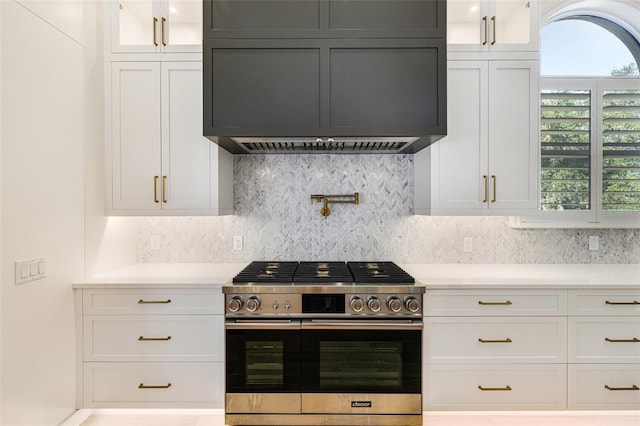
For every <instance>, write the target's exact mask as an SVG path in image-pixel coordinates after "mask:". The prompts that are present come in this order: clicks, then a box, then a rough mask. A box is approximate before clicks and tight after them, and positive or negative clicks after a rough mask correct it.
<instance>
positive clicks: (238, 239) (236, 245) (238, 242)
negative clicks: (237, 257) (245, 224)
mask: <svg viewBox="0 0 640 426" xmlns="http://www.w3.org/2000/svg"><path fill="white" fill-rule="evenodd" d="M233 249H234V250H235V251H242V236H241V235H235V236H234V237H233Z"/></svg>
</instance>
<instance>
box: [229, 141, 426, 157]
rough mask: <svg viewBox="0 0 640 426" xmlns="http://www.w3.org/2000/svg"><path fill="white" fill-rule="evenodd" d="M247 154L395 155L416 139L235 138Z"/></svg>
mask: <svg viewBox="0 0 640 426" xmlns="http://www.w3.org/2000/svg"><path fill="white" fill-rule="evenodd" d="M232 139H233V141H234V142H236V143H237V144H239V145H240V146H241V147H242V148H243V149H244V150H245V151H246V152H247V154H280V153H282V154H318V153H322V152H326V153H332V154H377V153H380V154H382V153H384V154H394V153H399V152H400V151H402V150H403V149H404V148H405V147H407V145H410V144H412V143H413V142H415V141H417V140H418V139H419V138H417V137H388V138H365V137H361V138H360V137H358V138H326V139H325V138H322V139H321V138H254V137H246V138H243V137H235V138H232Z"/></svg>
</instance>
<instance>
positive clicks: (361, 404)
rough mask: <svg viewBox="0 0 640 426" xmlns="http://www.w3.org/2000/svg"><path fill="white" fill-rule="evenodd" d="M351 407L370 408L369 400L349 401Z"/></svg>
mask: <svg viewBox="0 0 640 426" xmlns="http://www.w3.org/2000/svg"><path fill="white" fill-rule="evenodd" d="M351 407H352V408H370V407H371V401H351Z"/></svg>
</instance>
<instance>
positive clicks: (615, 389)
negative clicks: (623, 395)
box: [604, 385, 640, 391]
mask: <svg viewBox="0 0 640 426" xmlns="http://www.w3.org/2000/svg"><path fill="white" fill-rule="evenodd" d="M604 388H605V389H607V390H610V391H637V390H640V388H639V387H638V386H636V385H633V386H631V387H629V388H615V387H612V386H609V385H604Z"/></svg>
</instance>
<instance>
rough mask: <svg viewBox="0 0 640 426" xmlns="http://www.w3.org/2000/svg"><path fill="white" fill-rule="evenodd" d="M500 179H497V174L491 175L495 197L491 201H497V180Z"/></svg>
mask: <svg viewBox="0 0 640 426" xmlns="http://www.w3.org/2000/svg"><path fill="white" fill-rule="evenodd" d="M497 180H498V179H496V175H491V181H492V182H493V197H492V198H491V202H492V203H495V202H496V189H497V182H496V181H497Z"/></svg>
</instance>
